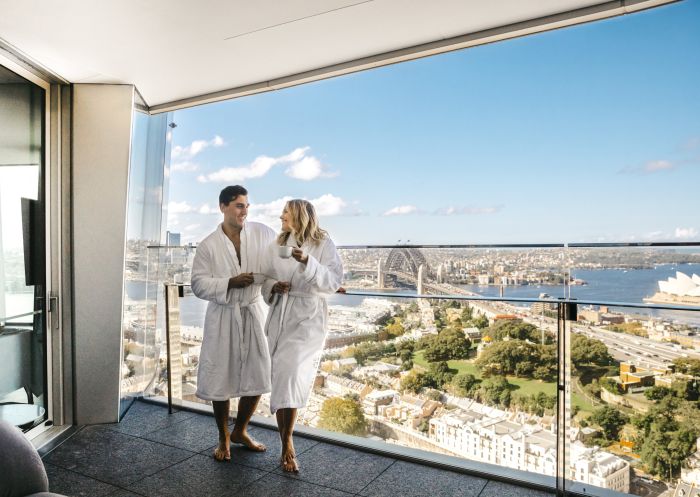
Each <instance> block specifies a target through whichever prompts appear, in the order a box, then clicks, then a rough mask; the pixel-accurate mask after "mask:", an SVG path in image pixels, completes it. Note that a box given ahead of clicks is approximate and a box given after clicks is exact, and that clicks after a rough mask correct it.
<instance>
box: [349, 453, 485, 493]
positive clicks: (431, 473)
mask: <svg viewBox="0 0 700 497" xmlns="http://www.w3.org/2000/svg"><path fill="white" fill-rule="evenodd" d="M486 483H487V480H485V479H483V478H477V477H475V476H469V475H465V474H462V473H454V472H452V471H445V470H441V469H437V468H431V467H428V466H423V465H421V464H414V463H410V462H405V461H397V462H396V463H395V464H394V465H393V466H391V467H390V468H389V469H387V470H386V471H385V472H384V473H382V474H381V475H380V476H379V477H378V478H377V479H375V480H374V481H372V483H370V484H369V485H367V487H366V488H364V489H363V490H361V491H360V495H366V496H371V497H385V496H386V497H389V496H392V497H393V496H394V495H401V496H406V497H423V496H425V497H448V496H460V497H471V496H473V497H476V496H477V495H479V492H480V491H481V490H482V489H483V488H484V486H485V485H486Z"/></svg>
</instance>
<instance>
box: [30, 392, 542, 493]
mask: <svg viewBox="0 0 700 497" xmlns="http://www.w3.org/2000/svg"><path fill="white" fill-rule="evenodd" d="M302 430H303V428H302ZM250 431H251V433H252V434H253V436H254V437H255V438H257V439H258V440H260V441H262V442H263V443H265V444H266V445H267V447H268V450H267V452H265V453H262V454H258V453H253V452H249V451H246V450H243V449H241V448H239V447H235V446H234V447H232V450H231V452H232V454H231V456H232V460H231V462H230V463H218V462H216V461H215V460H214V458H213V457H212V451H213V448H214V445H215V442H216V439H217V430H216V426H215V423H214V420H213V418H212V417H211V416H207V415H205V414H201V413H196V412H192V411H184V410H183V411H179V412H175V413H173V414H169V413H168V409H167V407H165V406H162V405H158V404H152V403H148V402H144V401H136V402H135V403H134V404H133V405H132V406H131V408H130V409H129V411H128V412H127V413H126V416H125V417H124V418H123V419H122V422H121V423H118V424H111V425H100V426H89V427H84V428H82V429H80V430H79V431H78V432H77V433H75V434H74V435H73V436H72V437H70V438H69V439H68V440H66V441H65V442H64V443H62V444H61V445H59V446H58V447H56V448H54V449H53V450H51V451H50V452H48V453H47V454H45V455H44V457H43V459H44V464H45V465H46V470H47V472H48V475H49V484H50V488H51V491H53V492H58V493H62V494H65V495H68V496H78V495H91V496H110V497H128V496H159V497H175V496H183V497H184V496H187V497H194V496H205V495H238V496H241V497H243V496H287V497H291V496H302V495H303V496H308V497H311V496H329V497H331V496H333V497H342V496H350V495H362V496H377V497H380V496H389V495H391V496H396V495H400V496H406V497H409V496H424V495H430V496H448V495H460V496H465V497H471V496H473V497H477V496H479V497H496V496H501V497H519V496H523V497H525V496H533V497H538V496H542V497H544V496H547V495H553V493H550V492H545V491H541V490H535V489H533V488H529V487H523V486H516V485H512V484H509V483H504V482H502V481H498V480H496V479H487V478H483V477H479V476H473V475H471V474H468V473H460V472H455V471H448V470H444V469H440V468H437V467H431V466H427V465H425V464H416V463H414V462H410V461H409V460H408V459H410V457H404V458H397V457H387V456H386V455H379V454H377V453H373V452H371V451H369V450H358V449H357V448H351V447H349V446H341V445H339V444H335V443H329V442H328V441H321V440H320V439H319V436H318V434H316V436H309V435H308V434H306V435H305V434H301V435H296V436H295V445H296V449H297V454H298V457H299V462H300V465H301V472H300V473H299V475H286V474H283V473H282V471H281V470H280V468H279V464H278V457H279V452H280V443H279V437H278V434H277V432H276V431H275V430H272V429H268V428H266V427H263V426H260V425H258V426H251V427H250ZM326 440H328V439H326Z"/></svg>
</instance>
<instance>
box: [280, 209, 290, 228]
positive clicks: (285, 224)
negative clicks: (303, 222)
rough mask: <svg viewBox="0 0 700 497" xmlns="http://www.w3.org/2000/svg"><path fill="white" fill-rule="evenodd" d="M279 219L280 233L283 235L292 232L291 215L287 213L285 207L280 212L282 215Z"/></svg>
mask: <svg viewBox="0 0 700 497" xmlns="http://www.w3.org/2000/svg"><path fill="white" fill-rule="evenodd" d="M280 219H281V220H282V231H283V232H285V233H291V231H292V215H291V214H290V213H289V211H288V210H287V208H286V207H285V208H284V210H283V211H282V215H281V216H280Z"/></svg>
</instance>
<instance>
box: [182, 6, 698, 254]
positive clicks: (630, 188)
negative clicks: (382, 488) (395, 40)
mask: <svg viewBox="0 0 700 497" xmlns="http://www.w3.org/2000/svg"><path fill="white" fill-rule="evenodd" d="M698 16H700V2H699V1H697V0H690V1H688V2H683V3H680V4H674V5H670V6H665V7H662V8H659V9H654V10H653V11H648V12H642V13H638V14H634V15H630V16H624V17H621V18H616V19H612V20H605V21H601V22H595V23H590V24H585V25H581V26H576V27H572V28H567V29H565V30H557V31H553V32H548V33H543V34H538V35H533V36H528V37H524V38H518V39H514V40H508V41H504V42H499V43H495V44H491V45H486V46H481V47H476V48H472V49H469V50H462V51H458V52H453V53H449V54H444V55H440V56H436V57H429V58H425V59H421V60H417V61H413V62H409V63H404V64H397V65H393V66H389V67H384V68H380V69H375V70H371V71H365V72H362V73H357V74H351V75H348V76H343V77H339V78H334V79H329V80H325V81H321V82H317V83H312V84H307V85H301V86H297V87H293V88H288V89H285V90H280V91H275V92H270V93H265V94H260V95H255V96H249V97H244V98H240V99H235V100H230V101H226V102H221V103H217V104H210V105H204V106H200V107H195V108H191V109H187V110H183V111H177V112H176V113H175V116H174V120H175V122H176V124H177V127H176V128H175V129H174V130H173V147H172V152H173V153H172V162H171V170H170V172H169V173H170V198H169V220H168V221H169V222H168V229H169V230H170V231H174V232H181V233H182V240H183V242H184V243H189V242H197V241H199V240H200V239H201V238H202V237H204V236H205V235H206V234H207V233H208V232H210V231H211V230H212V229H213V228H214V227H215V226H216V224H217V223H218V222H219V221H220V214H219V210H218V206H217V205H216V202H217V197H218V193H219V191H220V189H221V188H223V187H224V186H226V185H227V184H235V183H241V184H244V185H245V186H246V187H247V188H248V189H249V191H250V201H251V204H252V208H251V212H250V215H249V220H259V221H263V222H266V223H268V224H270V226H271V227H272V228H273V229H276V230H277V229H279V222H278V220H277V217H278V216H279V214H280V212H281V210H282V207H283V205H284V201H285V199H287V198H291V197H303V198H307V199H309V200H312V201H313V202H314V203H315V204H316V206H317V208H318V210H319V213H320V214H321V216H322V224H323V225H324V226H325V227H326V228H327V229H328V230H329V231H330V232H331V234H332V235H333V237H334V239H335V241H336V242H337V243H343V244H353V243H394V242H396V241H397V240H399V239H401V240H403V241H406V240H409V239H410V240H411V241H412V242H413V243H515V242H520V243H546V242H580V241H589V242H599V241H622V242H627V241H652V240H653V241H694V240H697V239H698V237H699V236H700V235H699V232H700V224H698V222H697V219H696V215H695V214H694V213H695V212H697V211H698V209H699V208H700V200H699V199H698V198H697V196H696V195H693V194H692V191H691V190H690V187H689V185H691V184H697V183H698V181H700V167H699V166H700V99H698V98H696V97H697V90H696V89H697V88H700V55H699V54H700V32H698V30H697V29H696V26H695V24H694V22H693V19H696V18H697V17H698ZM660 27H663V28H667V29H660ZM686 185H688V186H686Z"/></svg>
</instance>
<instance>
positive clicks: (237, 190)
mask: <svg viewBox="0 0 700 497" xmlns="http://www.w3.org/2000/svg"><path fill="white" fill-rule="evenodd" d="M241 195H248V190H246V189H245V188H243V187H242V186H241V185H233V186H227V187H226V188H224V189H223V190H221V193H219V204H224V205H228V204H229V202H231V201H232V200H236V198H237V197H239V196H241Z"/></svg>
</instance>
